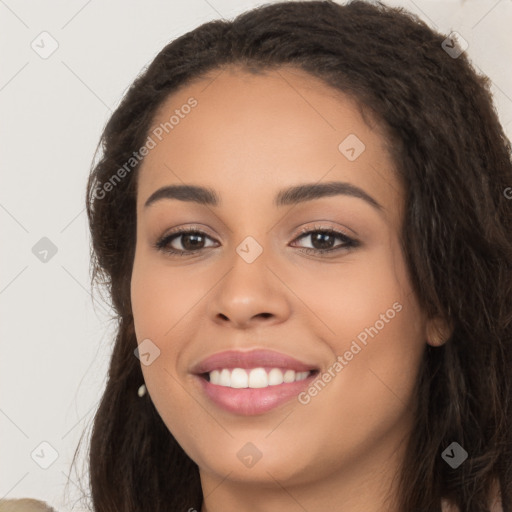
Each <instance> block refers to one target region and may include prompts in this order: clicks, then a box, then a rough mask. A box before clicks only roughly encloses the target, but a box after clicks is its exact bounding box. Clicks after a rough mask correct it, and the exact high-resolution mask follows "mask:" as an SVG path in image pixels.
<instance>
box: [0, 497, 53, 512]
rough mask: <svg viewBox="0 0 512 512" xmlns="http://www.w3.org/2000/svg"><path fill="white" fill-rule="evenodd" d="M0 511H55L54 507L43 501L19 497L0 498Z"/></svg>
mask: <svg viewBox="0 0 512 512" xmlns="http://www.w3.org/2000/svg"><path fill="white" fill-rule="evenodd" d="M0 512H55V509H54V508H52V507H50V505H48V504H46V503H45V502H44V501H39V500H34V499H31V498H20V499H16V500H0Z"/></svg>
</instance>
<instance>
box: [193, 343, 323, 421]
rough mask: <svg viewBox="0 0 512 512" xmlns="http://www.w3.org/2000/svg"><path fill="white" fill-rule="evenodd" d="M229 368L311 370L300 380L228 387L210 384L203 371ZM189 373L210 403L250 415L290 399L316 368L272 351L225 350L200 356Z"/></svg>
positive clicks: (296, 393)
mask: <svg viewBox="0 0 512 512" xmlns="http://www.w3.org/2000/svg"><path fill="white" fill-rule="evenodd" d="M224 368H227V369H233V368H243V369H246V370H247V369H249V368H265V369H266V370H267V371H268V370H269V369H270V368H280V369H282V370H294V371H296V372H305V371H311V372H312V373H311V374H310V375H309V376H308V377H307V378H306V379H303V380H299V381H295V382H289V383H282V384H278V385H276V386H268V387H266V388H237V389H235V388H230V387H227V386H220V385H217V384H212V383H211V382H209V381H208V380H207V379H206V378H205V374H207V373H209V372H211V371H213V370H221V369H224ZM191 373H193V374H194V375H195V377H196V381H197V382H198V385H199V388H200V390H201V392H202V393H204V394H205V395H206V396H207V397H208V398H209V399H210V400H211V401H212V402H213V403H215V404H216V405H217V406H218V407H220V408H221V409H223V410H225V411H228V412H231V413H234V414H238V415H242V416H253V415H257V414H264V413H266V412H268V411H270V410H272V409H274V408H276V407H278V406H280V405H282V404H284V403H286V402H288V401H290V400H292V399H294V398H296V397H297V395H298V394H299V393H300V392H301V391H303V390H304V389H306V388H307V387H308V386H310V385H311V383H312V382H313V381H314V380H315V379H316V377H317V375H318V373H319V367H318V366H316V365H314V364H308V363H304V362H302V361H299V360H298V359H295V358H294V357H291V356H288V355H285V354H282V353H280V352H276V351H273V350H261V349H256V350H251V351H246V352H243V351H239V350H228V351H225V352H219V353H217V354H213V355H212V356H209V357H207V358H206V359H203V360H202V361H201V362H199V363H198V364H197V365H195V366H194V367H193V368H192V370H191Z"/></svg>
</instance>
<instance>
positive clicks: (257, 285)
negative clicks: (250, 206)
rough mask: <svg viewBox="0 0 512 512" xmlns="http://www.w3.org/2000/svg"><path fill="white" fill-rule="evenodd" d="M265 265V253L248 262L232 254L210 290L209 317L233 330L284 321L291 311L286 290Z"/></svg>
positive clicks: (273, 272)
mask: <svg viewBox="0 0 512 512" xmlns="http://www.w3.org/2000/svg"><path fill="white" fill-rule="evenodd" d="M267 263H268V261H267V258H266V256H265V251H264V252H263V253H262V254H261V255H260V256H259V257H258V258H257V259H256V260H254V261H253V262H252V263H248V262H247V261H245V260H244V259H243V258H242V257H240V256H239V255H238V254H236V255H235V257H234V258H233V264H232V266H231V268H230V269H229V270H228V271H227V272H226V273H225V274H224V276H223V277H221V278H220V280H219V282H218V284H217V285H216V286H215V287H214V289H213V290H212V297H211V299H210V302H209V307H208V315H209V318H211V319H212V320H213V321H214V322H216V323H219V324H222V325H224V326H226V324H231V325H232V326H233V328H237V329H248V328H250V327H251V326H256V325H259V324H264V325H265V326H268V325H273V324H278V323H281V322H283V321H285V320H286V319H287V318H288V317H289V315H290V309H291V307H290V306H291V302H290V300H289V299H290V297H289V293H290V292H289V288H287V287H286V285H285V284H283V281H282V280H281V279H280V278H279V276H278V275H277V273H276V271H275V270H274V269H272V268H270V267H269V266H268V264H267Z"/></svg>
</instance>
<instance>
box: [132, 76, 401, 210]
mask: <svg viewBox="0 0 512 512" xmlns="http://www.w3.org/2000/svg"><path fill="white" fill-rule="evenodd" d="M190 105H194V106H193V107H190ZM368 121H370V122H371V124H367V122H368ZM155 130H156V132H155ZM154 133H157V134H159V136H158V137H157V136H155V135H154ZM149 135H150V136H152V138H153V139H154V141H155V143H156V145H155V147H154V148H153V149H152V150H151V151H150V152H149V154H148V155H147V156H146V157H145V158H144V161H143V163H142V165H141V168H140V169H139V172H140V176H139V186H138V201H139V203H140V202H141V201H144V200H145V199H147V197H148V196H149V195H150V194H151V193H152V192H153V191H154V190H155V188H157V187H161V186H164V185H167V184H172V183H180V182H186V183H187V184H188V183H191V184H200V185H208V186H210V187H212V188H215V189H217V190H219V191H220V192H221V195H228V194H232V193H236V194H237V195H245V196H246V197H249V196H253V197H256V196H258V197H260V198H262V197H263V195H265V194H269V193H271V192H272V191H273V190H277V189H281V188H283V187H285V186H289V185H292V184H296V183H297V184H298V183H305V182H320V181H322V180H323V181H347V182H350V183H352V184H354V185H356V186H360V187H361V188H365V189H367V190H371V191H372V192H373V194H372V195H377V196H379V197H380V198H381V200H380V201H379V202H381V204H382V203H388V204H392V203H393V202H395V203H396V200H397V197H396V195H397V194H398V192H399V188H400V187H399V184H398V183H397V182H396V179H395V176H394V172H393V162H392V161H391V158H390V156H389V154H388V152H387V150H386V147H385V144H386V140H385V138H384V137H383V135H382V134H381V130H380V127H379V125H378V124H377V123H376V122H374V121H373V120H372V119H368V117H366V116H365V118H363V116H362V114H361V110H360V108H359V106H358V104H357V103H356V102H355V101H354V100H353V99H352V98H350V97H349V96H347V95H345V94H343V93H342V92H341V91H338V90H336V89H334V88H331V87H329V86H327V85H326V84H325V83H324V82H322V81H321V80H319V79H318V78H316V77H313V76H311V75H309V74H308V73H306V72H304V71H302V70H298V69H295V68H279V69H276V70H271V71H265V73H261V74H254V73H251V72H249V71H246V70H242V69H238V68H225V69H223V70H216V71H215V72H211V73H210V74H209V75H208V76H206V77H204V78H202V79H200V80H197V81H194V82H193V83H190V84H188V85H186V86H184V87H182V88H180V89H179V90H178V91H177V92H175V93H173V94H172V95H170V96H169V97H168V98H167V100H166V101H165V102H164V103H163V104H162V105H161V107H160V108H159V110H158V112H157V114H156V116H155V118H154V120H153V123H152V127H151V129H150V131H149ZM160 138H161V140H159V139H160ZM377 189H380V190H377ZM393 194H394V197H393ZM265 201H266V200H265Z"/></svg>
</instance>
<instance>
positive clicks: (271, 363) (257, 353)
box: [191, 349, 318, 375]
mask: <svg viewBox="0 0 512 512" xmlns="http://www.w3.org/2000/svg"><path fill="white" fill-rule="evenodd" d="M262 366H266V367H271V368H284V369H287V370H295V371H296V372H305V371H309V370H317V369H318V368H317V367H316V366H315V365H312V364H307V363H303V362H301V361H299V360H297V359H295V358H293V357H291V356H287V355H285V354H282V353H280V352H275V351H273V350H260V349H256V350H251V351H249V352H242V351H239V350H227V351H225V352H218V353H217V354H213V355H211V356H209V357H207V358H206V359H203V360H202V361H200V362H199V363H198V364H196V365H195V366H194V367H193V368H192V370H191V372H192V373H194V374H196V375H201V374H203V373H209V372H211V371H213V370H218V369H221V368H259V367H262Z"/></svg>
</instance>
